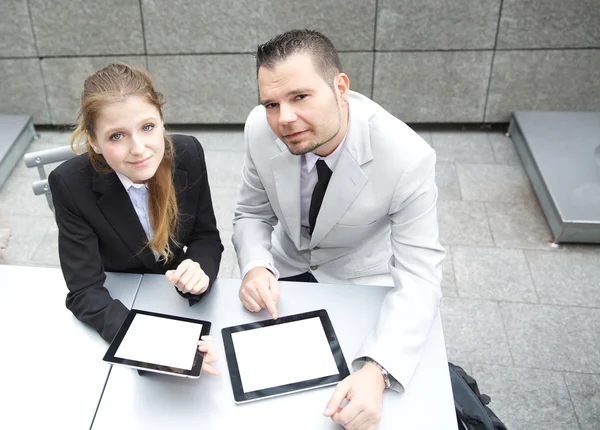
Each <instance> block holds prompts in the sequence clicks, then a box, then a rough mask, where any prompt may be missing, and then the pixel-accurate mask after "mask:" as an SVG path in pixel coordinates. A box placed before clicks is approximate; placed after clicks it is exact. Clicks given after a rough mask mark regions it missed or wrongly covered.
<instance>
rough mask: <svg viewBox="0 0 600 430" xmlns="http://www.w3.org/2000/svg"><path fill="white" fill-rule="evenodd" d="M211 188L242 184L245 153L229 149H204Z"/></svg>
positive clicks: (233, 186)
mask: <svg viewBox="0 0 600 430" xmlns="http://www.w3.org/2000/svg"><path fill="white" fill-rule="evenodd" d="M204 153H205V156H206V168H207V169H208V180H209V182H210V186H211V189H212V188H214V187H220V188H237V187H239V186H240V185H241V184H242V167H243V165H244V154H243V153H237V152H227V151H204Z"/></svg>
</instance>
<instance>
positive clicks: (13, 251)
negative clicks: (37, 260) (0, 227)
mask: <svg viewBox="0 0 600 430" xmlns="http://www.w3.org/2000/svg"><path fill="white" fill-rule="evenodd" d="M48 212H49V213H50V214H51V212H50V209H48ZM5 213H6V212H5ZM8 222H9V224H10V229H11V233H12V235H11V238H10V241H9V243H8V248H6V251H5V262H6V263H7V264H31V263H32V258H33V256H34V254H35V252H36V250H37V249H38V248H39V246H40V244H41V243H42V240H43V239H44V236H45V235H46V233H48V232H49V231H50V229H51V228H52V226H53V225H55V223H54V218H53V217H51V216H44V217H42V216H32V215H18V216H15V215H9V216H8Z"/></svg>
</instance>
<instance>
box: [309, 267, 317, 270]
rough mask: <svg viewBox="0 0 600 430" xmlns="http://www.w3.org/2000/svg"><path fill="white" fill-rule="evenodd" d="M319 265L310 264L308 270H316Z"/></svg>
mask: <svg viewBox="0 0 600 430" xmlns="http://www.w3.org/2000/svg"><path fill="white" fill-rule="evenodd" d="M318 268H319V266H310V270H317V269H318Z"/></svg>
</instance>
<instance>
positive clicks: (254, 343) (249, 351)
mask: <svg viewBox="0 0 600 430" xmlns="http://www.w3.org/2000/svg"><path fill="white" fill-rule="evenodd" d="M221 333H222V335H223V346H224V348H225V358H226V359H227V367H228V370H229V377H230V379H231V388H232V389H233V398H234V400H235V402H236V403H243V402H249V401H252V400H257V399H264V398H267V397H273V396H280V395H283V394H287V393H294V392H298V391H304V390H310V389H313V388H318V387H325V386H327V385H332V384H337V383H338V382H340V381H341V380H343V379H344V378H345V377H347V376H348V375H349V374H350V372H349V370H348V366H347V365H346V359H345V358H344V354H343V353H342V349H341V347H340V344H339V342H338V340H337V336H336V335H335V331H334V329H333V325H332V324H331V320H330V319H329V315H328V314H327V311H326V310H324V309H321V310H317V311H310V312H305V313H301V314H295V315H288V316H283V317H279V318H278V319H277V320H272V319H269V320H264V321H255V322H251V323H247V324H242V325H237V326H232V327H225V328H223V329H222V330H221Z"/></svg>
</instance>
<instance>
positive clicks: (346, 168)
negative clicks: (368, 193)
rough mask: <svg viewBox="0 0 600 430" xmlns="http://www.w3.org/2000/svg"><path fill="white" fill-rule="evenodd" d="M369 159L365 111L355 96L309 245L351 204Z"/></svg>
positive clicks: (364, 179) (371, 156) (367, 121)
mask: <svg viewBox="0 0 600 430" xmlns="http://www.w3.org/2000/svg"><path fill="white" fill-rule="evenodd" d="M372 159H373V154H372V152H371V140H370V136H369V118H368V115H367V113H366V112H364V111H363V110H362V108H361V106H360V104H359V102H358V101H357V100H353V99H350V119H349V124H348V132H347V134H346V139H345V140H344V146H343V147H342V153H341V154H340V158H339V159H338V161H337V164H336V166H335V168H334V171H333V175H332V176H331V180H330V181H329V185H328V186H327V191H326V192H325V197H324V198H323V203H322V205H321V209H320V210H319V216H318V217H317V223H316V225H315V229H314V231H313V234H312V237H311V240H310V246H311V247H314V246H316V245H317V244H318V243H319V242H321V240H323V238H324V237H325V236H326V235H327V233H329V232H330V231H331V229H332V228H333V227H334V226H335V225H336V224H337V222H338V221H339V220H340V218H341V217H342V216H343V215H344V214H345V213H346V211H347V210H348V208H349V207H350V205H352V202H354V200H355V199H356V197H357V196H358V194H359V193H360V192H361V190H362V189H363V187H364V186H365V184H366V183H367V181H368V178H367V176H366V175H365V174H364V172H363V170H362V167H361V166H362V165H363V164H365V163H367V162H369V161H371V160H372Z"/></svg>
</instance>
